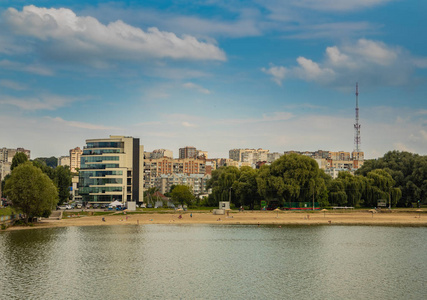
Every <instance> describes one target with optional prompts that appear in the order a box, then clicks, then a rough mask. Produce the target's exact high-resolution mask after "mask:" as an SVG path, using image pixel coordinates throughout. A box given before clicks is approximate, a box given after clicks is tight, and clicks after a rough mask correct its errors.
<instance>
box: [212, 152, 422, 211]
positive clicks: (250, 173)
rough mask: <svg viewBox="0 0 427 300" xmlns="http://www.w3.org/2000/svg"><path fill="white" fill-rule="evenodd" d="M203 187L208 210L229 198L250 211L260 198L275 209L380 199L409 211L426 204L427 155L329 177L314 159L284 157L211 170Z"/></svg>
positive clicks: (390, 159)
mask: <svg viewBox="0 0 427 300" xmlns="http://www.w3.org/2000/svg"><path fill="white" fill-rule="evenodd" d="M208 188H212V194H211V195H210V196H209V198H208V199H206V201H205V204H206V205H209V206H216V205H217V204H218V202H219V201H229V200H231V202H232V204H233V205H235V206H244V207H248V208H249V209H253V208H260V207H259V205H260V203H261V200H265V201H266V203H270V204H271V203H274V205H275V206H278V207H286V205H287V203H289V204H291V203H313V202H316V205H318V206H320V207H327V206H350V207H376V206H377V203H378V200H383V201H385V202H386V203H387V206H391V207H396V206H398V207H411V206H414V205H421V204H422V203H425V202H426V200H427V157H426V156H420V155H417V154H411V153H408V152H399V151H392V152H388V153H387V154H386V155H385V156H384V157H382V158H380V159H376V160H367V161H365V164H364V166H363V167H362V168H361V169H359V170H358V171H357V172H356V174H355V175H352V174H350V173H349V172H340V173H339V175H338V178H336V179H332V178H331V177H330V176H329V175H327V174H325V173H324V171H323V170H321V169H319V167H318V165H317V163H316V161H315V160H314V159H312V158H309V157H306V156H303V155H298V154H288V155H283V156H282V157H281V158H279V159H278V160H276V161H274V162H273V163H272V164H271V165H264V166H262V167H261V168H260V169H258V170H254V169H252V168H250V167H242V168H240V169H238V168H236V167H231V166H230V167H221V168H219V169H217V170H215V171H213V172H212V179H211V180H210V181H209V182H208ZM287 207H291V206H290V205H289V206H287Z"/></svg>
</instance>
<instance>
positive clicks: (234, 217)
mask: <svg viewBox="0 0 427 300" xmlns="http://www.w3.org/2000/svg"><path fill="white" fill-rule="evenodd" d="M180 215H181V218H180V217H179V216H180ZM103 218H104V220H105V221H103ZM146 224H170V225H179V224H212V225H256V226H257V225H277V226H281V225H370V226H427V216H426V215H424V214H421V215H420V214H418V213H406V212H392V213H374V214H373V213H371V212H369V211H355V212H351V211H350V212H339V211H328V212H326V213H323V212H314V213H312V212H310V213H304V212H282V211H280V212H275V211H245V212H237V211H236V212H235V211H232V212H230V213H229V216H227V215H214V214H212V213H211V212H183V213H151V212H150V213H145V212H144V213H140V214H132V213H129V214H123V213H117V214H114V215H106V216H80V217H77V213H76V216H75V217H69V218H65V219H61V220H42V221H41V222H38V223H36V224H35V225H34V226H31V227H29V226H13V227H9V228H8V229H7V230H22V229H34V228H51V227H68V226H107V225H125V226H126V225H146Z"/></svg>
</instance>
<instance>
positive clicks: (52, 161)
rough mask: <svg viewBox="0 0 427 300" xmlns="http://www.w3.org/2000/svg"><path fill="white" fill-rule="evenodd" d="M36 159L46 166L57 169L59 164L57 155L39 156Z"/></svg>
mask: <svg viewBox="0 0 427 300" xmlns="http://www.w3.org/2000/svg"><path fill="white" fill-rule="evenodd" d="M34 160H35V161H39V162H41V163H42V164H45V165H46V166H48V167H50V168H52V169H55V168H56V167H57V166H58V159H57V158H56V157H55V156H51V157H37V158H36V159H34Z"/></svg>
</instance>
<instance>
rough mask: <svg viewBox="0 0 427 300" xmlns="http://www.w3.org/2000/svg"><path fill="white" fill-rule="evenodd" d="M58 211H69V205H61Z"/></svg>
mask: <svg viewBox="0 0 427 300" xmlns="http://www.w3.org/2000/svg"><path fill="white" fill-rule="evenodd" d="M59 209H64V210H65V209H71V205H69V204H63V205H61V206H59Z"/></svg>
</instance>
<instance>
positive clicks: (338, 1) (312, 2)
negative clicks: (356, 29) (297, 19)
mask: <svg viewBox="0 0 427 300" xmlns="http://www.w3.org/2000/svg"><path fill="white" fill-rule="evenodd" d="M391 1H393V0H294V1H293V2H292V4H293V5H295V6H300V7H304V8H309V9H313V10H320V11H337V12H343V11H355V10H362V9H366V8H370V7H374V6H378V5H381V4H385V3H387V2H391Z"/></svg>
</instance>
